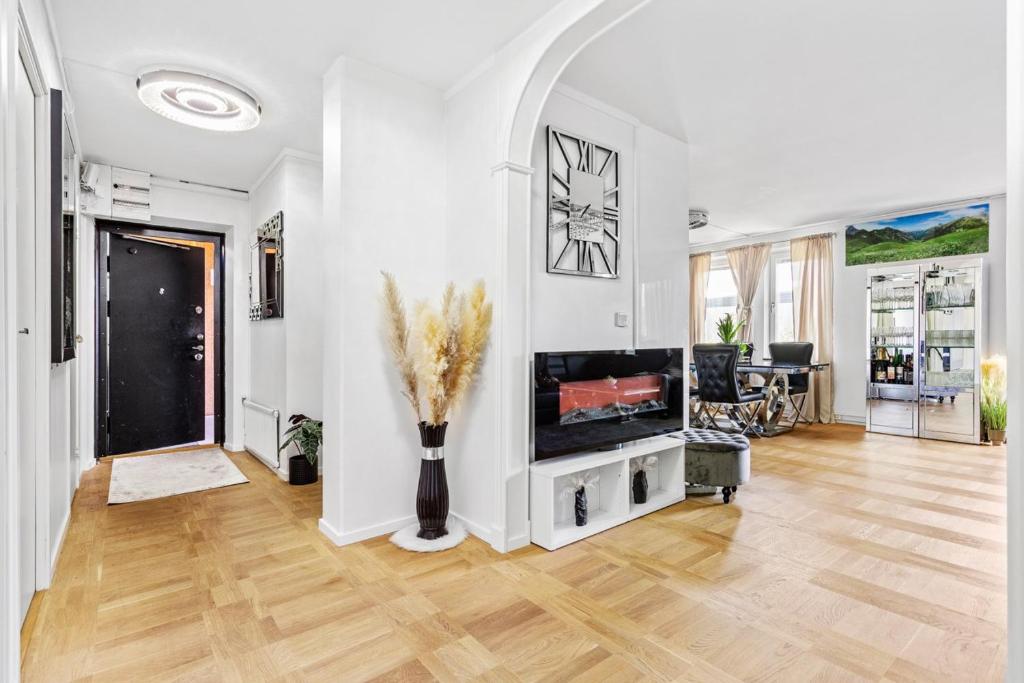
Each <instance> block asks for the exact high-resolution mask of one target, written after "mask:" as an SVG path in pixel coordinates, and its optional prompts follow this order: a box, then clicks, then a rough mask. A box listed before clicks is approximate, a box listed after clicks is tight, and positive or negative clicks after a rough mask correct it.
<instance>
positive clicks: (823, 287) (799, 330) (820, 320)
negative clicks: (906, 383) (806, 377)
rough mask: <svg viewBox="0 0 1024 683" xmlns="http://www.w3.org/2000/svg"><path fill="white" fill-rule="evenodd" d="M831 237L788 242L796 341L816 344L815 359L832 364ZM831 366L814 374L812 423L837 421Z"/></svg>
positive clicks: (809, 399) (809, 404)
mask: <svg viewBox="0 0 1024 683" xmlns="http://www.w3.org/2000/svg"><path fill="white" fill-rule="evenodd" d="M832 237H833V235H832V234H831V233H828V234H825V235H812V236H811V237H801V238H800V239H795V240H792V241H790V243H789V254H790V261H791V266H792V269H793V317H794V323H795V324H796V338H797V341H808V342H811V343H813V344H814V360H815V361H817V362H819V363H829V364H831V363H832ZM832 376H833V375H832V367H831V366H830V367H829V369H828V370H826V371H825V372H815V373H812V374H811V377H810V380H811V381H810V382H809V385H810V387H809V391H808V392H807V400H806V403H805V404H804V414H805V415H806V416H807V418H808V419H809V420H811V421H812V422H814V421H817V422H824V423H830V422H835V415H834V414H833V411H832V406H833V402H834V395H833V394H834V392H833V390H832V388H833V387H832Z"/></svg>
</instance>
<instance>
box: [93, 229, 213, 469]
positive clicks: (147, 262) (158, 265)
mask: <svg viewBox="0 0 1024 683" xmlns="http://www.w3.org/2000/svg"><path fill="white" fill-rule="evenodd" d="M104 238H105V239H106V240H109V242H108V245H107V248H108V251H107V253H108V255H109V263H108V272H109V279H108V281H107V291H108V301H109V307H108V324H107V327H106V340H105V341H106V344H107V349H108V351H109V356H108V361H107V363H106V367H107V372H106V377H105V378H103V379H104V380H105V382H104V383H105V384H106V391H107V405H108V410H109V416H108V419H107V435H106V441H107V444H106V445H107V448H106V449H105V450H106V453H105V454H106V455H116V454H119V453H131V452H134V451H143V450H149V449H153V448H162V447H166V446H177V445H180V444H185V443H193V442H196V441H202V440H203V439H204V437H205V434H204V431H205V429H204V424H205V420H204V417H205V412H206V411H205V391H204V358H205V357H206V345H207V344H211V343H212V340H206V339H204V337H203V329H204V313H205V311H204V310H203V304H204V301H205V296H204V295H205V288H204V285H205V277H204V273H205V269H204V254H203V250H202V249H198V248H190V247H185V246H181V245H176V244H167V243H161V242H158V241H154V240H149V239H145V238H138V237H132V236H125V235H119V234H116V233H104ZM102 341H103V340H101V342H102ZM100 349H101V351H100V352H101V353H102V346H101V347H100ZM101 381H103V380H101Z"/></svg>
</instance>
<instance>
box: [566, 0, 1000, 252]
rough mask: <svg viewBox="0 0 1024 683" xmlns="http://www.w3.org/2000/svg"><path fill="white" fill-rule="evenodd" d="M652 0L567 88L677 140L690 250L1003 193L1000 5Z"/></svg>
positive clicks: (978, 1)
mask: <svg viewBox="0 0 1024 683" xmlns="http://www.w3.org/2000/svg"><path fill="white" fill-rule="evenodd" d="M739 4H740V5H742V6H741V7H739V6H738V3H736V2H723V1H722V0H686V1H685V2H681V1H679V0H653V2H652V3H651V5H649V6H648V7H647V8H644V9H643V10H641V11H640V12H638V13H637V14H636V15H634V16H633V17H632V18H630V19H629V20H627V21H626V22H624V23H623V24H621V25H620V26H618V27H616V28H615V29H613V30H612V31H610V32H609V33H608V34H606V35H605V36H603V37H602V38H600V39H598V40H597V41H595V43H593V44H592V45H591V46H589V47H588V48H587V49H586V50H585V51H584V52H583V53H581V55H580V56H579V57H578V58H577V59H576V60H575V61H574V62H573V63H572V64H570V65H569V68H568V69H567V71H566V73H565V74H564V75H563V78H562V80H563V81H564V82H565V83H567V84H568V85H570V86H572V87H574V88H577V89H579V90H582V91H584V92H586V93H587V94H589V95H591V96H593V97H596V98H598V99H601V100H603V101H605V102H607V103H608V104H611V105H613V106H615V107H617V108H619V109H622V110H624V111H627V112H629V113H631V114H633V115H635V116H637V117H638V118H639V119H641V120H642V121H644V122H646V123H648V124H649V125H651V126H653V127H655V128H658V129H661V130H663V131H665V132H667V133H670V134H672V135H675V136H677V137H681V138H684V139H688V141H689V143H690V153H691V157H690V203H691V205H692V206H700V207H703V208H707V209H709V210H710V212H711V223H712V226H709V227H707V228H702V229H700V230H697V231H694V232H692V233H690V238H691V243H693V242H696V243H710V242H717V241H720V240H725V239H733V238H735V237H737V233H742V234H753V233H758V232H766V231H773V230H780V229H786V228H790V227H795V226H800V225H806V224H810V223H816V222H820V221H825V220H832V219H841V218H848V217H855V216H861V215H866V214H871V213H877V212H882V211H887V210H892V209H898V208H901V207H908V206H917V205H923V204H928V203H938V202H945V201H951V200H954V199H960V198H966V197H972V196H980V195H985V194H993V193H999V192H1004V191H1005V189H1006V150H1005V147H1006V127H1005V116H1006V94H1005V84H1006V45H1005V35H1006V28H1005V4H1004V2H1003V0H971V1H970V2H952V1H943V2H936V1H935V0H900V1H899V2H893V1H892V0H829V1H828V2H822V1H821V0H778V1H775V2H744V3H739Z"/></svg>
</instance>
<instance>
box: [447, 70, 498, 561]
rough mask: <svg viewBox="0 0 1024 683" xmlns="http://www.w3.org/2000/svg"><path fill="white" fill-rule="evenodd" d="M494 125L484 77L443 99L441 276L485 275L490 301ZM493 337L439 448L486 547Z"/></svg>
mask: <svg viewBox="0 0 1024 683" xmlns="http://www.w3.org/2000/svg"><path fill="white" fill-rule="evenodd" d="M496 120H497V98H496V97H495V96H494V91H493V88H492V87H491V84H490V82H489V81H488V80H487V79H476V80H474V81H472V82H471V83H468V84H467V85H466V87H465V88H463V89H461V90H460V91H459V92H458V93H457V94H455V95H454V96H451V97H448V99H447V100H446V101H445V153H446V157H445V169H446V171H445V173H446V185H447V189H446V194H447V197H446V215H447V219H446V224H447V236H446V240H445V252H446V253H445V263H444V267H445V272H446V273H447V277H448V278H449V279H451V280H452V281H453V282H456V283H458V284H459V285H460V286H465V285H468V284H469V283H470V282H472V281H474V280H476V279H478V278H480V277H481V276H486V277H485V278H484V283H485V285H486V286H487V290H488V293H489V294H490V296H491V297H493V296H494V291H495V287H496V282H495V278H494V273H495V272H496V270H497V267H498V255H499V252H498V236H497V235H496V234H495V233H494V232H493V231H488V230H485V229H482V227H481V221H480V217H481V216H484V215H487V214H488V212H492V211H493V210H494V202H495V187H494V181H493V179H492V178H491V172H490V169H491V166H493V165H494V159H495V158H496V156H497V133H496V130H495V126H494V123H493V122H494V121H496ZM493 339H494V337H493V335H492V344H491V346H490V348H489V349H488V351H487V354H486V356H485V358H484V362H483V365H482V366H481V368H480V373H479V376H478V379H477V382H476V383H475V385H474V386H473V387H472V388H471V389H470V392H471V393H470V400H468V401H465V402H464V403H463V405H462V406H461V407H460V408H459V409H458V411H457V412H456V414H455V415H454V416H453V417H452V420H451V422H450V424H449V426H448V432H447V435H446V437H447V438H446V446H445V466H446V469H447V474H448V484H449V486H448V488H449V495H450V501H451V514H452V515H454V516H457V517H458V518H459V519H461V520H462V521H463V522H464V523H465V524H466V525H467V527H468V528H469V529H470V531H471V532H472V533H473V534H475V535H477V536H479V537H480V538H482V539H484V540H486V541H488V542H490V543H495V542H496V539H497V537H498V536H499V535H500V534H498V533H496V531H495V529H496V527H497V526H498V525H499V520H500V519H501V517H500V516H499V514H498V509H497V506H498V500H499V496H498V495H497V492H496V488H495V487H496V483H497V468H496V465H497V456H496V452H495V443H496V441H497V439H498V434H499V433H500V430H501V425H500V415H499V412H498V396H497V392H498V386H497V384H498V383H497V372H498V359H497V357H496V353H495V346H494V343H493Z"/></svg>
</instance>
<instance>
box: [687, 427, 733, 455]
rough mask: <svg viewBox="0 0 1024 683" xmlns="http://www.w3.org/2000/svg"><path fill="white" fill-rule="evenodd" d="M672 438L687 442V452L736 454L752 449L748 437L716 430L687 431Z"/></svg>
mask: <svg viewBox="0 0 1024 683" xmlns="http://www.w3.org/2000/svg"><path fill="white" fill-rule="evenodd" d="M672 436H674V437H675V438H677V439H681V440H683V441H685V442H686V450H687V452H690V451H693V452H702V453H736V452H739V451H746V450H749V449H750V441H748V440H747V437H745V436H741V435H740V434H728V433H726V432H719V431H716V430H714V429H686V430H684V431H682V432H676V433H675V434H672Z"/></svg>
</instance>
